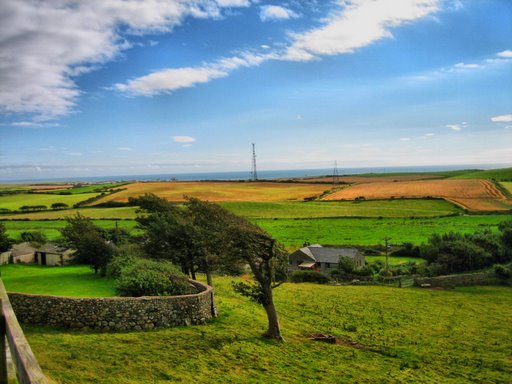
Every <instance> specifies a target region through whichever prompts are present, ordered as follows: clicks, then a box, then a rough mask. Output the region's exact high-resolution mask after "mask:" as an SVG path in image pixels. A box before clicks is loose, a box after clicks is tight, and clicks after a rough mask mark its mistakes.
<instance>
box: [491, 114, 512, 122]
mask: <svg viewBox="0 0 512 384" xmlns="http://www.w3.org/2000/svg"><path fill="white" fill-rule="evenodd" d="M491 121H492V122H494V123H512V114H510V115H500V116H494V117H491Z"/></svg>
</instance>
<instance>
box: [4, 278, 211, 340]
mask: <svg viewBox="0 0 512 384" xmlns="http://www.w3.org/2000/svg"><path fill="white" fill-rule="evenodd" d="M191 283H192V284H193V285H194V286H195V287H196V288H198V290H199V291H200V292H199V293H197V294H192V295H182V296H145V297H101V298H78V297H62V296H48V295H33V294H24V293H15V292H9V293H8V296H9V300H10V301H11V305H12V307H13V309H14V312H15V313H16V317H17V318H18V320H19V321H20V322H22V323H28V324H39V325H50V326H55V327H63V328H75V329H95V330H103V331H128V330H142V329H152V328H157V327H172V326H179V325H195V324H203V323H205V322H206V321H207V320H209V319H211V318H212V317H215V316H216V309H215V302H214V297H213V288H212V287H210V286H208V285H206V284H202V283H199V282H196V281H191Z"/></svg>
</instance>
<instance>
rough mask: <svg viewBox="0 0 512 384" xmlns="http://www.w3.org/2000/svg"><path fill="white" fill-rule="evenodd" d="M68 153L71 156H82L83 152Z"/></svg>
mask: <svg viewBox="0 0 512 384" xmlns="http://www.w3.org/2000/svg"><path fill="white" fill-rule="evenodd" d="M66 154H67V155H69V156H82V152H68V153H66Z"/></svg>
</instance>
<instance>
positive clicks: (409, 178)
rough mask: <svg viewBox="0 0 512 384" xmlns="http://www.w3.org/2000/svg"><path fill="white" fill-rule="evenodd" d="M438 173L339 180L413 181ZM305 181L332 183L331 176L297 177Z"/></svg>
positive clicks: (364, 181)
mask: <svg viewBox="0 0 512 384" xmlns="http://www.w3.org/2000/svg"><path fill="white" fill-rule="evenodd" d="M439 178H440V176H439V175H425V174H418V175H415V174H410V175H395V176H393V175H390V176H340V178H339V180H340V181H341V182H343V183H380V182H383V181H392V182H395V181H413V180H429V179H439ZM297 180H300V181H307V182H325V183H332V176H324V177H311V178H309V177H308V178H304V179H297Z"/></svg>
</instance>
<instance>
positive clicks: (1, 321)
mask: <svg viewBox="0 0 512 384" xmlns="http://www.w3.org/2000/svg"><path fill="white" fill-rule="evenodd" d="M5 335H6V325H5V316H4V307H3V303H2V299H1V298H0V384H7V348H6V345H5V341H6V338H5Z"/></svg>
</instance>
